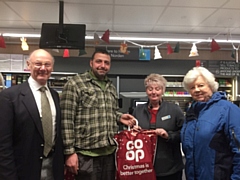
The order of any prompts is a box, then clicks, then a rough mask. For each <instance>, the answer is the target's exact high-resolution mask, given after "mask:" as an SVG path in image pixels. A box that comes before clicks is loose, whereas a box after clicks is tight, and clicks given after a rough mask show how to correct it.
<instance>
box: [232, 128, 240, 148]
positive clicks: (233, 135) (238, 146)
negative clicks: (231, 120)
mask: <svg viewBox="0 0 240 180" xmlns="http://www.w3.org/2000/svg"><path fill="white" fill-rule="evenodd" d="M232 137H233V140H234V141H235V143H236V146H237V148H238V151H240V143H239V141H238V140H237V137H236V135H235V132H234V129H232Z"/></svg>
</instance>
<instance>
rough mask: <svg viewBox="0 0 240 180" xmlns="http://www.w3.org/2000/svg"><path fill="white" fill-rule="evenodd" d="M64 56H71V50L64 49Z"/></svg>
mask: <svg viewBox="0 0 240 180" xmlns="http://www.w3.org/2000/svg"><path fill="white" fill-rule="evenodd" d="M63 57H64V58H67V57H69V50H68V49H64V51H63Z"/></svg>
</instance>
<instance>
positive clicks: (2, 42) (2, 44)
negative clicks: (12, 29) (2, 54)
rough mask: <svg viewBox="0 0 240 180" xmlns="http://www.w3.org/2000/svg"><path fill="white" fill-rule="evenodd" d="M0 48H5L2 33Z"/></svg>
mask: <svg viewBox="0 0 240 180" xmlns="http://www.w3.org/2000/svg"><path fill="white" fill-rule="evenodd" d="M0 48H6V45H5V40H4V38H3V35H1V36H0Z"/></svg>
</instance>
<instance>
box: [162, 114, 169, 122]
mask: <svg viewBox="0 0 240 180" xmlns="http://www.w3.org/2000/svg"><path fill="white" fill-rule="evenodd" d="M170 118H171V115H167V116H163V117H162V120H163V121H165V120H167V119H170Z"/></svg>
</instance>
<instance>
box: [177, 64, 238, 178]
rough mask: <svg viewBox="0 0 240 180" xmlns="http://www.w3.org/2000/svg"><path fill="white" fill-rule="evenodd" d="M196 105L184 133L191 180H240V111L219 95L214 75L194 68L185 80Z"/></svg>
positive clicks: (189, 115) (186, 122)
mask: <svg viewBox="0 0 240 180" xmlns="http://www.w3.org/2000/svg"><path fill="white" fill-rule="evenodd" d="M183 86H184V88H185V89H186V90H187V91H188V92H189V93H190V94H191V96H192V98H193V100H194V101H193V103H192V105H191V107H190V108H189V110H188V111H187V114H186V120H185V122H184V125H183V127H182V130H181V139H182V145H183V152H184V154H185V157H186V168H185V172H186V177H187V179H188V180H230V179H231V180H239V179H240V109H239V108H238V107H237V106H236V105H234V104H232V103H231V102H229V101H227V99H226V95H225V93H223V92H217V89H218V83H217V82H216V81H215V77H214V75H213V74H212V73H211V72H209V71H208V70H207V69H206V68H204V67H194V68H193V69H192V70H190V71H189V72H188V73H187V74H186V76H185V77H184V80H183Z"/></svg>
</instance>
